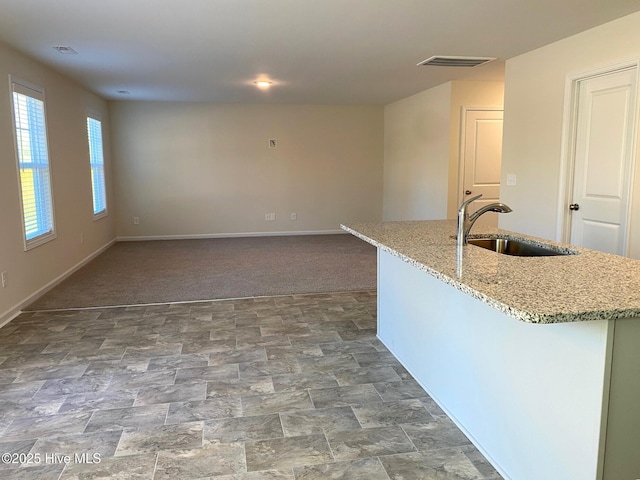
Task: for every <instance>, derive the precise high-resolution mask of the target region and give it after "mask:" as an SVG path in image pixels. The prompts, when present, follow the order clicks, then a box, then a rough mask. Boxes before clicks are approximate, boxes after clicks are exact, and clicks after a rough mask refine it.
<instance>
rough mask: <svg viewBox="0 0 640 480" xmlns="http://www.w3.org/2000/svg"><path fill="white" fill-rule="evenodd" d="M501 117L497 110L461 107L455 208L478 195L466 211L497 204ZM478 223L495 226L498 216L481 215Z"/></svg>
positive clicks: (499, 110) (500, 154) (500, 161)
mask: <svg viewBox="0 0 640 480" xmlns="http://www.w3.org/2000/svg"><path fill="white" fill-rule="evenodd" d="M502 118H503V110H502V108H501V107H463V108H462V121H461V126H462V131H461V139H460V180H459V186H458V192H459V195H458V200H459V201H458V205H460V204H461V203H462V202H463V201H464V200H465V199H467V198H470V197H472V196H475V195H479V194H482V198H481V199H479V200H476V201H474V202H473V203H472V204H471V205H470V207H469V211H470V212H473V211H475V210H477V209H478V208H481V207H482V206H484V205H487V204H489V203H493V202H497V201H498V199H499V197H500V165H501V163H502ZM478 224H479V225H486V226H494V227H497V226H498V214H497V213H491V212H489V213H487V214H485V215H482V217H480V218H479V219H478Z"/></svg>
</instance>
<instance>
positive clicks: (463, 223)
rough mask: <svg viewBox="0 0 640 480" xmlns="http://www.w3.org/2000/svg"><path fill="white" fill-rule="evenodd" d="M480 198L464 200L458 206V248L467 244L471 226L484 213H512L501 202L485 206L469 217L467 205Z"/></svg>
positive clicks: (478, 196)
mask: <svg viewBox="0 0 640 480" xmlns="http://www.w3.org/2000/svg"><path fill="white" fill-rule="evenodd" d="M480 197H482V194H480V195H476V196H475V197H472V198H469V199H467V200H465V201H464V202H462V205H460V208H459V209H458V234H457V243H458V246H462V245H466V244H467V243H468V240H469V232H470V231H471V227H473V224H474V223H476V220H478V218H480V217H481V216H482V215H484V214H485V213H487V212H498V213H509V212H512V211H513V210H511V208H510V207H509V206H508V205H505V204H504V203H501V202H495V203H490V204H488V205H485V206H484V207H481V208H479V209H478V210H476V211H475V212H473V213H472V214H471V215H469V212H468V211H467V209H468V207H469V204H470V203H471V202H473V201H474V200H477V199H479V198H480Z"/></svg>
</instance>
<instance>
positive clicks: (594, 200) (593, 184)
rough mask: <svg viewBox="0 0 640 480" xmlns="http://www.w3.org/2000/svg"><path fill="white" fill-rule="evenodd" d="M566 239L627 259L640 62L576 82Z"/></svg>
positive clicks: (563, 208) (564, 217)
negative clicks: (639, 67)
mask: <svg viewBox="0 0 640 480" xmlns="http://www.w3.org/2000/svg"><path fill="white" fill-rule="evenodd" d="M570 89H571V90H570V95H571V96H570V98H571V105H570V110H569V128H568V135H565V138H567V142H568V148H567V151H568V162H567V167H566V174H565V181H564V188H565V191H566V194H565V195H564V198H562V197H561V198H562V200H561V203H562V204H561V205H560V209H561V214H560V218H561V220H562V222H563V238H562V240H563V241H565V242H568V243H571V244H573V245H577V246H581V247H585V248H590V249H593V250H599V251H602V252H606V253H612V254H616V255H623V256H627V255H628V254H629V230H630V228H629V227H630V214H631V194H632V189H631V186H632V177H633V171H634V158H635V143H636V134H637V130H636V125H637V123H636V122H637V112H638V63H633V64H627V65H622V66H618V67H615V68H609V69H606V70H602V71H598V72H594V73H590V74H586V75H582V76H578V77H574V78H573V79H571V84H570Z"/></svg>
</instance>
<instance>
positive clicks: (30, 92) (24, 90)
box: [9, 75, 57, 251]
mask: <svg viewBox="0 0 640 480" xmlns="http://www.w3.org/2000/svg"><path fill="white" fill-rule="evenodd" d="M9 87H10V88H9V93H10V97H11V98H10V102H11V103H10V104H11V122H12V126H13V144H14V151H15V161H16V164H15V165H16V174H17V180H18V193H19V198H20V214H21V222H20V223H21V225H22V240H23V244H24V251H28V250H31V249H33V248H36V247H38V246H40V245H43V244H45V243H48V242H50V241H52V240H54V239H55V238H56V237H57V233H56V219H55V204H54V195H53V172H52V168H51V155H50V148H49V134H48V126H47V105H46V97H45V90H44V88H42V87H40V86H38V85H35V84H33V83H31V82H28V81H25V80H22V79H19V78H16V77H14V76H12V75H9ZM15 94H18V95H24V96H26V97H30V98H33V99H36V100H39V101H40V102H42V121H43V133H44V142H43V144H44V147H45V148H46V177H45V178H46V180H47V182H48V186H47V188H46V191H45V192H44V193H45V194H48V197H49V198H48V207H49V211H48V212H46V215H47V217H48V219H50V226H49V227H50V229H49V231H45V232H42V233H39V234H38V235H35V236H33V237H31V238H28V232H27V225H26V222H27V217H26V212H25V204H24V190H23V183H22V174H21V170H22V168H21V162H20V155H21V153H20V152H21V150H20V147H19V143H18V142H19V140H18V125H17V119H16V102H15V99H14V96H15ZM45 207H46V205H45ZM38 208H41V207H38V206H36V209H38Z"/></svg>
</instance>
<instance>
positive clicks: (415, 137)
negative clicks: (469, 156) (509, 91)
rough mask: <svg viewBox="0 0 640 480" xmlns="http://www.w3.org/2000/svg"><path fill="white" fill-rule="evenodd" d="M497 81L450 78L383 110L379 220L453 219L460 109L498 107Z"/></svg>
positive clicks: (499, 91)
mask: <svg viewBox="0 0 640 480" xmlns="http://www.w3.org/2000/svg"><path fill="white" fill-rule="evenodd" d="M503 92H504V86H503V83H502V82H479V81H454V82H448V83H445V84H442V85H439V86H437V87H434V88H431V89H429V90H425V91H423V92H420V93H418V94H416V95H413V96H411V97H407V98H404V99H402V100H399V101H397V102H394V103H391V104H389V105H387V106H386V107H385V110H384V209H383V212H384V213H383V216H384V219H385V221H392V220H434V219H435V220H437V219H444V218H455V216H456V211H457V206H458V171H459V168H458V167H459V159H460V116H461V112H462V107H463V106H467V107H470V106H472V107H481V106H501V105H502V96H503Z"/></svg>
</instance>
